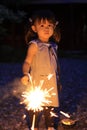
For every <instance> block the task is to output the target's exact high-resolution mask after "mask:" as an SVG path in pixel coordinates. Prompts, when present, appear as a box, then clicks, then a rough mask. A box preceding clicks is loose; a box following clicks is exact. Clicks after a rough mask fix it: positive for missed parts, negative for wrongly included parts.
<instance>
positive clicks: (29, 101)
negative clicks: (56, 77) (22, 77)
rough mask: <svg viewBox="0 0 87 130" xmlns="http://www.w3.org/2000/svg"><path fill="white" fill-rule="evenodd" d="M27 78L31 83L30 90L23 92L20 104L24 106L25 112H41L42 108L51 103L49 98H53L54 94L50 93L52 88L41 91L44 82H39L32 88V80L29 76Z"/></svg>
mask: <svg viewBox="0 0 87 130" xmlns="http://www.w3.org/2000/svg"><path fill="white" fill-rule="evenodd" d="M50 76H51V77H52V75H49V77H50ZM29 77H30V82H31V90H29V91H27V92H23V94H22V97H23V100H22V102H21V104H25V105H26V109H27V110H30V109H31V110H33V111H34V112H35V111H41V110H43V106H45V105H46V106H47V105H48V104H49V103H52V101H50V97H51V96H55V93H52V92H51V91H52V90H53V89H54V88H53V87H52V88H50V89H48V90H47V89H44V90H43V89H42V85H43V83H44V80H41V81H40V83H39V85H38V86H34V83H33V82H32V78H31V76H30V75H29ZM50 92H51V95H50Z"/></svg>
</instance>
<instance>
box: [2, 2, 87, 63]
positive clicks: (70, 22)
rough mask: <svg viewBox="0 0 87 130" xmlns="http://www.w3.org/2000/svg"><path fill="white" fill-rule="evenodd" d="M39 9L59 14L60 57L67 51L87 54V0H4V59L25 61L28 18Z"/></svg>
mask: <svg viewBox="0 0 87 130" xmlns="http://www.w3.org/2000/svg"><path fill="white" fill-rule="evenodd" d="M38 8H41V9H42V8H43V9H51V10H52V11H53V12H54V13H55V15H56V16H57V17H58V20H59V26H60V29H61V35H62V38H61V41H60V44H59V56H64V55H67V53H64V52H65V51H69V52H73V51H74V52H75V54H76V52H78V54H79V55H80V54H81V55H84V54H86V50H87V3H86V1H80V0H79V1H72V0H71V1H68V0H67V1H63V0H62V1H60V0H59V1H58V0H54V1H49V0H46V1H44V2H42V1H41V0H37V1H35V0H32V1H31V2H30V1H29V0H25V1H24V0H18V1H16V0H3V1H1V2H0V55H1V56H0V61H19V60H21V61H22V60H23V59H24V56H25V54H26V44H25V41H24V36H25V29H26V27H27V24H28V18H29V16H30V14H31V12H32V11H33V10H36V9H38Z"/></svg>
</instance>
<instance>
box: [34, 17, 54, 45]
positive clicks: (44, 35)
mask: <svg viewBox="0 0 87 130" xmlns="http://www.w3.org/2000/svg"><path fill="white" fill-rule="evenodd" d="M32 30H33V31H34V32H35V33H37V35H38V38H39V39H40V40H41V41H43V42H48V40H49V38H50V37H51V36H52V35H53V33H54V25H53V24H52V23H50V22H49V21H48V20H43V19H42V20H41V21H40V22H39V21H38V20H37V21H36V22H35V24H34V25H33V26H32Z"/></svg>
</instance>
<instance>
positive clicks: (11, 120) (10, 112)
mask: <svg viewBox="0 0 87 130" xmlns="http://www.w3.org/2000/svg"><path fill="white" fill-rule="evenodd" d="M59 61H60V66H61V82H62V86H63V88H62V91H61V93H60V110H61V111H63V112H65V113H68V114H70V115H71V117H72V118H74V119H78V121H77V122H76V124H75V125H74V126H73V127H68V128H66V127H64V126H63V125H62V124H61V122H60V123H59V128H58V130H67V129H69V130H87V59H86V58H84V59H82V58H81V59H80V58H79V59H77V58H76V59H75V58H60V59H59ZM21 67H22V63H0V130H28V126H27V122H26V120H25V118H24V113H25V109H24V106H23V105H20V100H19V99H20V92H21V91H23V90H22V89H23V86H22V85H21V83H20V82H19V78H20V77H21V75H22V72H21ZM20 86H21V87H20ZM15 90H16V91H15ZM63 118H65V117H64V116H63V115H61V116H60V119H63Z"/></svg>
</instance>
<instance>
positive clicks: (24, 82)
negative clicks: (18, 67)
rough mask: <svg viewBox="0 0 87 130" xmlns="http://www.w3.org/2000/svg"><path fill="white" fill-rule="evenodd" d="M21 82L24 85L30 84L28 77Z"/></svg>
mask: <svg viewBox="0 0 87 130" xmlns="http://www.w3.org/2000/svg"><path fill="white" fill-rule="evenodd" d="M20 80H21V82H22V84H23V85H28V83H29V77H28V76H27V75H24V76H23V77H22V78H21V79H20Z"/></svg>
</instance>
